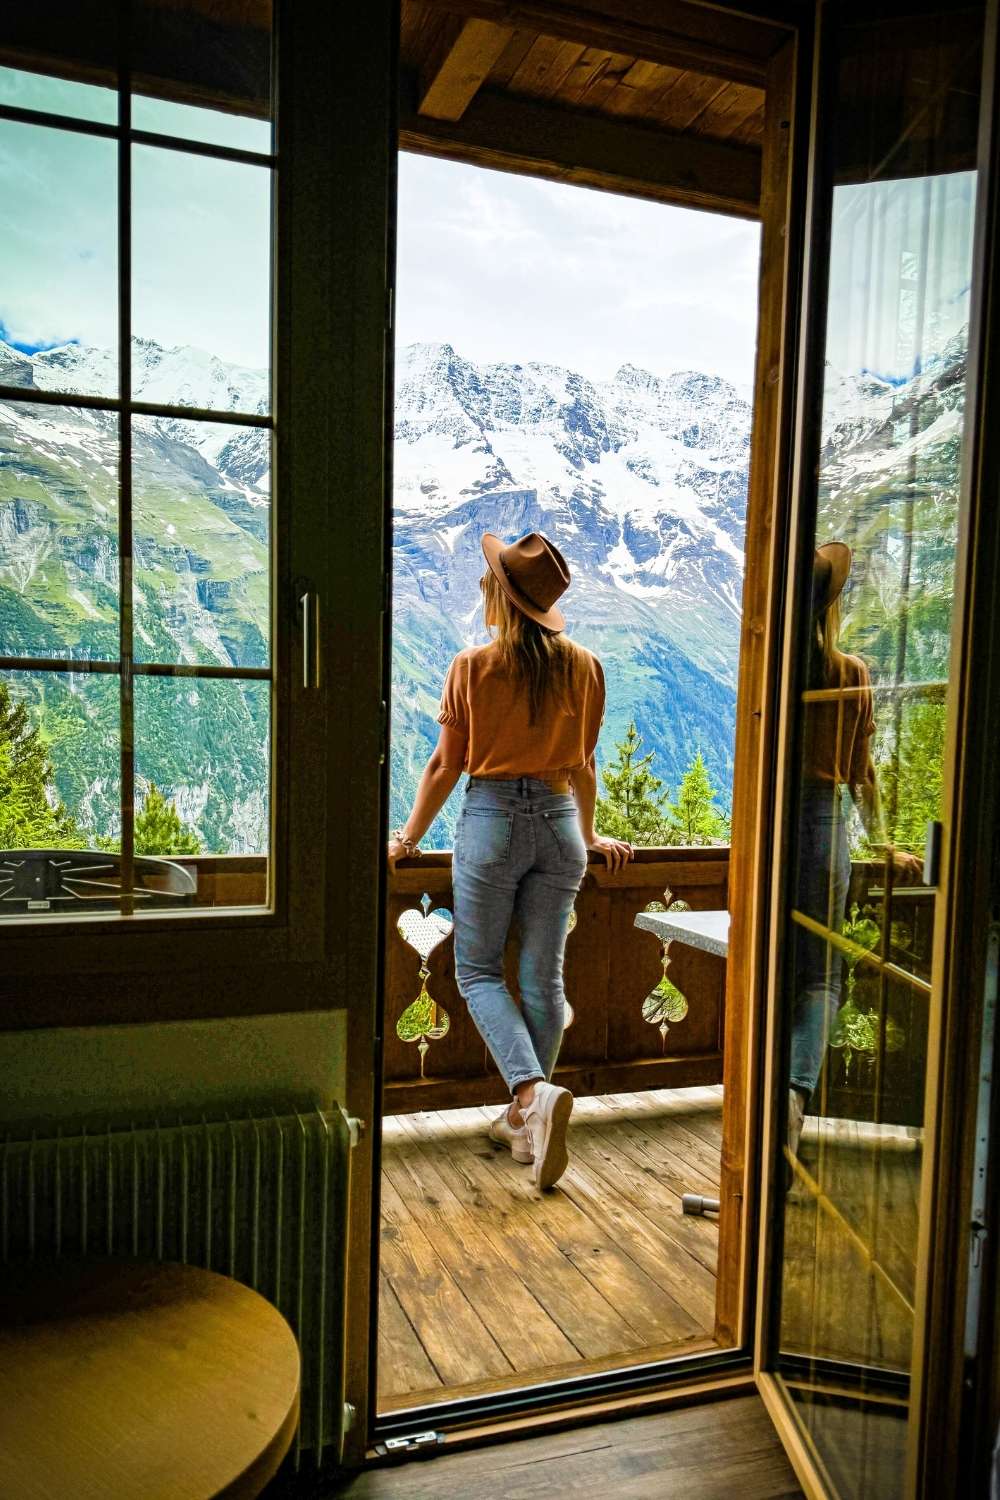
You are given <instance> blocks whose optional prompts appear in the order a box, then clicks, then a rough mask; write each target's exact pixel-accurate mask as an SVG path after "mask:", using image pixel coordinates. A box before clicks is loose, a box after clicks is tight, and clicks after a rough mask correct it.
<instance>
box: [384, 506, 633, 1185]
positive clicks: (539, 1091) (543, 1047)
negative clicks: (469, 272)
mask: <svg viewBox="0 0 1000 1500" xmlns="http://www.w3.org/2000/svg"><path fill="white" fill-rule="evenodd" d="M482 548H483V554H484V556H485V558H486V563H487V568H486V572H485V573H484V575H483V577H482V579H481V580H480V587H481V588H482V591H483V613H484V618H485V621H486V627H487V630H489V631H493V632H495V637H494V639H492V640H491V641H490V642H489V644H487V645H485V646H471V647H469V648H467V649H466V650H465V651H460V652H459V654H458V655H457V656H456V657H455V659H454V661H453V662H452V664H451V667H450V668H449V670H448V676H447V679H446V681H445V684H444V691H443V693H442V697H441V712H440V713H439V714H438V723H439V724H440V725H441V732H440V735H439V738H438V743H437V747H436V748H435V750H434V751H433V753H432V755H431V757H430V759H429V761H428V762H427V766H426V768H425V769H424V773H423V776H422V777H421V780H420V785H419V787H418V788H417V795H416V800H415V801H414V804H413V811H412V812H411V813H410V816H409V817H408V818H407V820H406V823H405V824H404V825H403V827H402V828H396V829H393V831H392V834H391V836H390V840H389V856H388V857H389V865H390V868H393V867H394V866H395V862H396V860H397V859H398V858H400V856H402V855H404V854H411V855H412V854H419V853H420V850H419V847H418V845H419V841H420V838H421V836H422V835H423V834H424V833H425V832H426V830H427V829H428V828H429V827H430V825H431V824H432V823H433V821H434V819H435V817H436V816H437V814H438V812H439V811H440V809H441V807H442V806H443V805H444V803H445V801H446V800H447V798H448V797H449V795H450V793H451V791H452V789H453V788H454V786H455V783H456V782H457V781H458V778H459V776H460V775H461V773H462V771H466V772H467V773H468V776H469V780H468V782H467V783H466V787H465V795H464V800H463V804H462V810H461V812H460V814H459V819H458V826H457V829H456V833H455V849H454V854H453V858H452V885H453V892H454V908H455V974H456V978H457V981H458V988H459V991H460V992H461V994H462V997H463V998H464V1000H465V1002H466V1004H467V1005H468V1007H469V1011H470V1014H471V1015H472V1018H473V1020H474V1021H475V1023H476V1026H477V1028H478V1029H479V1032H480V1034H481V1035H482V1038H483V1040H484V1042H485V1043H486V1045H487V1047H488V1048H489V1050H490V1052H491V1054H492V1056H493V1059H494V1061H495V1062H496V1065H497V1067H498V1068H499V1070H500V1072H501V1074H502V1075H503V1078H504V1080H505V1082H506V1084H507V1087H508V1088H509V1089H510V1092H511V1103H510V1106H509V1108H508V1109H506V1110H505V1111H504V1113H503V1114H502V1115H500V1116H499V1117H498V1118H497V1119H496V1120H494V1121H493V1123H492V1125H491V1126H490V1135H491V1136H492V1137H493V1139H494V1140H497V1141H501V1142H503V1143H504V1144H505V1145H507V1146H509V1148H510V1151H511V1154H512V1156H513V1157H514V1160H515V1161H519V1162H531V1163H533V1165H534V1180H535V1182H536V1183H537V1185H538V1186H539V1187H540V1188H546V1187H550V1186H551V1185H552V1184H553V1183H554V1182H556V1181H558V1179H559V1178H560V1177H561V1176H562V1174H563V1172H564V1171H565V1170H566V1166H567V1162H568V1157H567V1151H566V1128H567V1125H568V1123H569V1117H570V1114H571V1112H572V1109H573V1097H572V1095H571V1094H570V1092H569V1090H568V1089H564V1088H559V1087H558V1086H557V1085H555V1084H553V1083H551V1082H550V1081H549V1080H550V1079H551V1076H552V1070H553V1068H554V1067H555V1062H556V1057H557V1056H558V1053H559V1044H560V1041H561V1040H562V1031H563V1016H564V1013H565V994H564V991H563V977H562V970H563V952H564V949H565V946H566V937H567V933H568V927H569V918H570V913H571V912H572V909H573V901H574V898H575V897H576V893H577V891H578V890H579V888H580V883H581V881H582V880H583V876H584V872H585V870H586V868H587V850H588V849H593V850H594V851H595V852H596V853H598V854H600V855H602V856H603V858H604V859H605V861H606V863H607V865H608V866H609V868H610V869H612V870H617V869H619V868H620V867H621V866H622V864H624V862H625V861H626V860H627V859H630V858H631V857H632V848H631V845H629V844H625V843H622V842H621V840H619V839H608V838H601V837H599V836H598V834H596V833H595V831H594V806H595V802H596V797H597V773H596V769H595V765H594V750H595V748H596V745H597V736H598V732H599V730H600V726H601V720H602V718H603V716H604V673H603V672H602V670H601V664H600V662H599V661H598V660H597V657H596V656H593V655H592V654H591V652H589V651H587V650H585V649H584V648H583V647H582V646H578V645H576V644H575V643H574V642H572V641H570V640H568V639H567V637H566V636H565V635H563V633H562V632H563V629H564V626H565V621H564V620H563V617H562V614H561V613H560V611H559V610H558V609H557V608H556V607H555V606H556V600H557V599H558V598H560V596H561V595H562V594H563V593H565V591H566V589H567V588H568V586H569V581H570V576H569V569H568V568H567V566H566V563H565V560H564V559H563V557H562V555H561V553H560V552H559V551H558V549H557V548H556V547H554V546H553V545H552V543H551V542H550V541H548V540H547V539H546V538H545V537H543V536H540V535H539V534H538V533H537V532H531V533H529V534H528V535H527V536H523V537H521V538H520V540H519V541H516V542H513V543H511V545H510V546H504V544H503V542H501V541H500V539H499V538H498V537H495V536H492V535H490V534H489V533H487V534H486V535H485V536H484V537H483V540H482ZM514 917H516V918H517V921H518V925H519V927H520V933H521V960H520V969H519V972H518V985H519V989H520V992H521V1008H520V1009H519V1008H518V1007H517V1006H516V1005H515V1003H514V1001H513V999H512V998H511V995H510V992H509V991H508V989H507V987H506V985H505V983H504V978H503V955H504V946H505V944H506V940H507V933H508V930H509V928H510V924H511V920H512V918H514Z"/></svg>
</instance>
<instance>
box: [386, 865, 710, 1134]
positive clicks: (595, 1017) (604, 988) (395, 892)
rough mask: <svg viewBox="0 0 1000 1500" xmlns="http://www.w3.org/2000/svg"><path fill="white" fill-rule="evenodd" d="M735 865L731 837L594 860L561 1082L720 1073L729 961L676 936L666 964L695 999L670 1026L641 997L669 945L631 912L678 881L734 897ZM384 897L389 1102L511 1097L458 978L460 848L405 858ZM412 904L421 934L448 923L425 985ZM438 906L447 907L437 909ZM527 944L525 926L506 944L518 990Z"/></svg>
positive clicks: (581, 906)
mask: <svg viewBox="0 0 1000 1500" xmlns="http://www.w3.org/2000/svg"><path fill="white" fill-rule="evenodd" d="M728 875H729V850H728V848H715V847H712V848H704V849H640V850H638V851H637V853H636V859H635V861H634V862H633V863H631V864H629V865H627V866H625V868H624V869H623V870H621V871H619V872H617V873H616V874H609V873H608V871H607V870H606V869H605V868H604V865H603V862H601V863H597V862H594V861H592V862H591V864H590V868H589V870H588V872H587V875H586V876H585V878H584V882H583V887H582V889H581V891H580V894H579V896H578V897H577V901H576V924H575V927H574V929H573V931H572V932H571V933H570V935H569V939H568V941H567V945H566V965H565V978H566V996H567V999H568V1001H569V1003H570V1005H571V1006H572V1008H573V1011H574V1018H573V1021H572V1024H571V1025H570V1026H569V1028H568V1029H567V1031H566V1034H565V1037H564V1039H563V1045H562V1050H561V1052H560V1055H559V1063H558V1066H557V1068H556V1074H555V1077H556V1081H557V1082H560V1083H564V1084H565V1085H566V1086H567V1087H569V1088H571V1089H572V1090H573V1091H574V1093H576V1094H578V1095H592V1094H603V1093H628V1092H631V1091H633V1090H637V1089H647V1088H683V1087H687V1086H690V1085H695V1084H709V1083H721V1081H722V1038H723V1026H724V1019H725V964H724V962H723V961H722V960H721V959H718V958H714V957H712V956H711V955H710V954H707V953H700V952H698V951H697V950H695V949H693V948H689V947H686V946H684V945H682V944H679V943H676V944H674V945H672V947H671V950H670V972H669V978H670V981H671V983H672V984H673V985H675V986H676V987H677V989H679V990H680V991H681V994H682V995H683V996H684V997H685V999H686V1000H687V1002H688V1010H687V1015H686V1016H685V1017H684V1019H683V1020H679V1021H677V1022H676V1023H674V1024H670V1025H669V1027H668V1029H666V1031H663V1030H661V1026H660V1024H658V1022H655V1021H654V1022H650V1021H647V1020H646V1019H644V1017H643V1001H644V1000H645V999H646V998H647V996H649V995H650V994H651V992H652V991H653V990H654V989H655V988H656V986H657V984H658V983H659V981H660V980H661V978H662V976H663V969H662V964H661V951H660V946H659V944H658V943H657V941H656V939H655V938H654V937H653V936H652V935H651V934H650V933H648V932H640V931H638V930H637V929H636V928H635V927H634V926H633V922H634V919H635V916H636V913H637V912H640V911H642V910H643V909H644V908H645V907H646V906H647V905H648V904H649V903H650V902H651V901H660V902H662V901H663V899H664V891H665V890H666V889H667V888H668V887H669V890H670V891H671V892H672V895H673V898H674V899H677V900H682V901H686V902H687V903H688V905H689V906H690V907H692V908H693V909H694V910H709V909H716V910H717V909H719V908H723V907H726V906H727V905H728ZM424 897H426V900H422V898H424ZM388 901H389V904H388V912H387V923H386V977H385V1031H384V1035H385V1051H384V1072H383V1076H384V1081H385V1095H384V1107H385V1111H386V1113H387V1114H402V1113H407V1112H409V1111H412V1110H418V1109H445V1108H448V1107H451V1106H459V1105H472V1104H490V1103H499V1102H502V1101H503V1100H504V1099H505V1098H506V1097H508V1096H507V1093H506V1089H505V1086H504V1083H503V1080H502V1079H501V1077H500V1075H499V1074H498V1072H497V1070H496V1068H495V1066H494V1064H493V1062H492V1059H491V1058H490V1057H489V1054H488V1053H487V1051H486V1048H485V1046H484V1045H483V1042H482V1039H481V1037H480V1036H479V1033H478V1031H477V1030H476V1028H475V1026H474V1024H473V1022H472V1019H471V1017H470V1016H469V1014H468V1011H467V1009H466V1006H465V1002H464V1001H463V1000H462V998H461V996H460V995H459V993H458V990H457V989H456V986H455V967H454V951H453V943H452V938H451V936H450V932H448V931H447V929H448V919H449V918H450V914H451V910H452V890H451V854H450V853H449V852H429V853H427V854H425V855H424V856H423V857H422V858H421V859H419V860H403V861H400V863H399V865H398V866H397V869H396V873H395V875H394V876H393V878H392V879H391V881H390V886H389V898H388ZM405 912H411V913H413V914H414V915H412V916H411V917H410V918H409V919H408V923H407V924H404V925H406V926H408V927H409V929H410V933H411V937H413V936H415V937H416V939H417V941H418V942H419V941H420V940H421V939H422V938H423V939H424V946H425V947H426V945H427V942H428V941H429V940H430V939H432V938H434V937H437V936H438V935H439V933H440V932H441V931H442V929H443V930H445V931H446V932H447V935H446V936H444V937H443V938H441V939H440V940H439V941H438V942H437V945H436V946H435V947H434V948H433V949H432V951H431V952H430V953H429V955H428V957H427V962H426V986H425V985H424V983H423V979H422V975H421V972H420V971H421V956H420V953H419V952H418V951H417V949H416V948H415V947H414V946H412V945H411V942H408V941H406V940H405V939H404V937H403V936H401V935H400V931H399V925H398V924H399V919H400V917H401V916H402V915H403V914H404V913H405ZM435 912H442V913H443V914H444V915H442V916H440V917H439V918H437V919H436V921H435V919H434V918H433V916H430V919H429V920H427V917H428V915H429V914H433V913H435ZM420 919H424V921H421V920H420ZM517 957H518V949H517V936H516V930H515V932H514V934H513V935H512V940H511V942H510V944H509V945H508V954H507V979H508V983H509V984H510V986H511V990H512V993H514V994H515V995H516V994H517V980H516V976H517ZM428 997H429V998H428ZM442 1013H443V1014H442ZM445 1018H446V1019H445ZM401 1023H402V1024H401Z"/></svg>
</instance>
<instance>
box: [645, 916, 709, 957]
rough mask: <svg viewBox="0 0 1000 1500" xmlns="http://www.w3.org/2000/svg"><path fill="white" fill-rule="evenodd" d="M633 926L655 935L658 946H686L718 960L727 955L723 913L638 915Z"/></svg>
mask: <svg viewBox="0 0 1000 1500" xmlns="http://www.w3.org/2000/svg"><path fill="white" fill-rule="evenodd" d="M635 925H636V927H641V928H642V930H643V932H653V933H655V934H656V936H657V937H658V938H659V939H660V941H661V942H662V943H688V944H689V945H690V946H691V947H692V948H701V950H702V951H703V952H704V953H714V954H715V955H716V956H717V957H718V958H725V957H727V955H728V953H729V913H728V912H727V911H677V912H673V911H641V912H639V914H638V916H637V917H636V919H635Z"/></svg>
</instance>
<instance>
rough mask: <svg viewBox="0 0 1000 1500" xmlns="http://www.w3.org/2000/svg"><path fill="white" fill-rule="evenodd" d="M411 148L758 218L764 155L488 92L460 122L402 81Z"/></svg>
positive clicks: (404, 143)
mask: <svg viewBox="0 0 1000 1500" xmlns="http://www.w3.org/2000/svg"><path fill="white" fill-rule="evenodd" d="M401 89H402V97H401V101H400V122H399V144H400V148H401V149H402V150H404V151H418V152H421V153H423V154H426V155H431V156H439V157H444V158H446V159H450V160H453V161H466V162H471V163H473V164H475V165H478V166H483V167H491V168H493V169H494V170H499V171H509V172H517V173H520V174H522V175H526V176H538V177H545V178H549V179H552V180H555V181H560V182H572V183H576V184H578V185H580V186H584V187H593V188H600V189H604V190H606V191H609V192H615V193H626V194H630V195H632V196H635V197H642V198H650V199H655V200H658V201H660V202H666V203H676V204H681V205H684V206H686V207H689V208H702V209H708V210H710V211H714V212H717V213H725V214H731V215H736V216H739V217H741V218H757V217H758V214H759V196H760V152H759V151H756V150H753V149H751V148H749V147H746V146H733V145H731V144H729V143H728V142H721V141H710V140H705V139H704V138H702V137H700V136H691V135H688V136H679V135H675V134H670V133H668V132H666V131H664V130H653V129H650V128H649V127H648V126H646V125H637V124H632V123H631V122H630V121H625V120H621V119H615V120H608V119H603V118H602V117H601V116H600V115H595V114H590V113H585V112H581V111H580V110H571V109H566V108H563V107H560V106H557V105H554V104H550V103H546V102H542V101H540V100H537V99H527V98H519V97H516V96H514V95H512V94H508V93H505V92H502V91H500V90H495V89H489V88H484V89H481V90H480V92H479V93H478V94H477V95H476V97H475V98H474V99H473V101H472V103H471V104H470V105H469V107H468V109H467V110H466V112H465V114H464V116H463V117H462V119H461V120H460V121H458V122H455V123H450V122H446V121H440V120H433V119H430V118H428V117H427V116H424V115H421V114H418V113H417V110H416V81H415V79H413V78H411V77H409V76H407V75H404V77H403V79H402V80H401Z"/></svg>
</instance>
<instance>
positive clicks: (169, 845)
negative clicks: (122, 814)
mask: <svg viewBox="0 0 1000 1500" xmlns="http://www.w3.org/2000/svg"><path fill="white" fill-rule="evenodd" d="M133 838H134V841H135V852H136V854H200V853H201V840H200V839H199V838H198V835H197V834H196V833H195V831H194V829H193V828H192V827H191V825H190V823H185V822H183V821H182V820H181V816H180V813H179V812H178V811H177V805H176V803H174V802H168V801H167V799H166V797H164V795H163V793H162V792H161V791H160V789H159V787H158V786H154V785H153V783H152V782H151V783H150V787H149V791H148V792H147V793H146V795H145V797H144V798H143V803H142V810H141V812H138V813H137V814H136V818H135V825H134V831H133ZM97 845H98V848H100V849H107V850H108V851H109V852H110V853H112V854H117V853H118V852H119V850H120V849H121V846H122V841H121V839H120V838H114V839H108V838H99V839H98V840H97Z"/></svg>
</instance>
